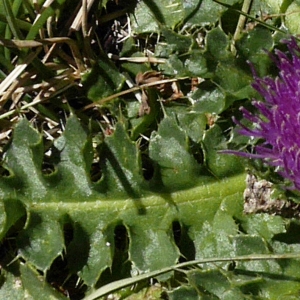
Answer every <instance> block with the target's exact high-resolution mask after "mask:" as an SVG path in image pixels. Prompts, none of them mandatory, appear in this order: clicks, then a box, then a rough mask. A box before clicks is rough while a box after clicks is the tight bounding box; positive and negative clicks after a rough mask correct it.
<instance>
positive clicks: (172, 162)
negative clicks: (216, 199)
mask: <svg viewBox="0 0 300 300" xmlns="http://www.w3.org/2000/svg"><path fill="white" fill-rule="evenodd" d="M150 141H151V143H150V146H149V155H150V158H151V159H152V160H153V161H155V162H156V164H157V166H156V174H155V176H156V180H159V181H160V183H159V184H160V185H161V186H160V187H159V188H167V189H174V188H183V187H185V186H188V185H189V184H193V183H195V180H196V178H197V175H198V174H199V171H200V166H199V165H197V162H196V160H195V159H194V157H193V156H192V154H191V153H190V152H189V150H188V149H189V146H188V137H187V135H186V133H185V132H184V131H183V130H182V129H181V128H180V127H179V126H178V124H177V123H176V121H175V119H174V118H172V117H166V118H164V120H163V121H162V122H161V124H160V126H159V129H158V131H157V132H156V133H153V134H152V135H151V138H150Z"/></svg>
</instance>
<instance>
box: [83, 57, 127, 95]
mask: <svg viewBox="0 0 300 300" xmlns="http://www.w3.org/2000/svg"><path fill="white" fill-rule="evenodd" d="M124 82H125V77H124V76H123V75H122V74H121V73H120V72H119V70H118V69H117V68H116V66H115V65H114V64H112V62H111V61H109V60H108V58H105V59H101V60H99V61H98V62H97V63H96V64H94V66H93V67H92V69H91V71H90V72H89V73H87V74H85V75H84V78H83V85H84V88H85V89H86V90H87V91H88V98H89V99H91V100H92V101H99V100H101V99H102V98H105V97H108V96H110V95H112V94H114V93H116V92H118V91H120V90H121V88H122V86H123V84H124Z"/></svg>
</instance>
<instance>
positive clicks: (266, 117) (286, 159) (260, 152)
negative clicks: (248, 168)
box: [235, 38, 300, 190]
mask: <svg viewBox="0 0 300 300" xmlns="http://www.w3.org/2000/svg"><path fill="white" fill-rule="evenodd" d="M285 43H286V44H287V46H288V49H289V54H288V55H287V54H285V53H283V52H281V51H279V50H276V51H275V55H274V57H272V58H273V60H274V61H275V63H276V65H277V67H278V69H279V70H280V71H279V75H278V76H277V77H276V78H275V79H273V78H270V77H265V78H259V77H258V76H257V74H256V72H255V70H254V69H253V68H252V69H253V74H254V79H255V82H254V83H253V85H252V86H253V87H254V88H255V89H256V90H257V91H258V92H259V93H260V94H261V95H262V96H263V98H264V99H265V101H263V102H262V101H257V100H254V101H253V102H252V104H253V105H254V106H255V107H256V108H257V109H258V111H259V113H260V116H258V115H254V114H252V113H250V112H249V111H248V110H246V109H245V108H243V107H242V108H241V111H242V112H243V116H244V117H245V118H246V119H248V120H249V121H250V122H252V123H253V124H254V129H250V128H247V127H245V126H244V125H242V124H241V123H240V122H238V121H236V123H237V124H239V125H240V126H241V127H242V129H241V130H240V133H241V134H243V135H246V136H249V137H254V138H259V139H263V143H262V144H260V145H257V146H256V147H255V153H241V152H239V153H236V152H235V154H238V155H241V156H245V157H249V158H260V159H263V160H264V161H265V162H267V163H268V164H269V165H271V166H274V167H277V169H276V170H278V173H279V174H280V175H281V176H283V177H284V178H286V179H288V180H290V181H291V183H292V187H291V188H292V189H298V190H300V58H299V53H300V48H299V46H298V45H297V43H296V39H295V38H292V39H290V40H288V41H285Z"/></svg>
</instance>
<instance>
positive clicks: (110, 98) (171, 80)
mask: <svg viewBox="0 0 300 300" xmlns="http://www.w3.org/2000/svg"><path fill="white" fill-rule="evenodd" d="M185 79H188V77H182V78H173V79H163V80H158V81H155V82H150V83H146V84H142V85H139V86H136V87H133V88H130V89H128V90H126V91H122V92H119V93H116V94H113V95H111V96H109V97H106V98H103V99H99V100H98V101H97V102H94V103H91V104H89V105H86V106H85V107H84V108H83V111H84V110H87V109H90V108H92V107H95V106H101V105H103V104H104V103H106V102H109V101H111V100H113V99H115V98H118V97H120V96H123V95H126V94H130V93H133V92H135V91H138V90H142V89H145V88H149V87H153V86H157V85H161V84H165V83H170V82H177V81H179V80H185Z"/></svg>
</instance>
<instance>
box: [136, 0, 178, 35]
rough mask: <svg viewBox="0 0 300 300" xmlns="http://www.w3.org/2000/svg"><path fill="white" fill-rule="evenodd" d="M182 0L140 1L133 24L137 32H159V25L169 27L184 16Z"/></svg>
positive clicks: (172, 26)
mask: <svg viewBox="0 0 300 300" xmlns="http://www.w3.org/2000/svg"><path fill="white" fill-rule="evenodd" d="M182 5H183V4H182V1H179V0H171V1H169V0H160V1H157V0H147V1H142V2H140V3H138V5H137V7H136V9H135V12H134V16H133V17H132V18H131V24H132V25H131V26H132V29H133V31H134V32H135V33H138V34H140V33H149V32H158V31H159V25H166V26H167V27H169V28H174V26H175V25H176V24H177V23H179V21H180V20H182V18H183V10H182Z"/></svg>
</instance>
